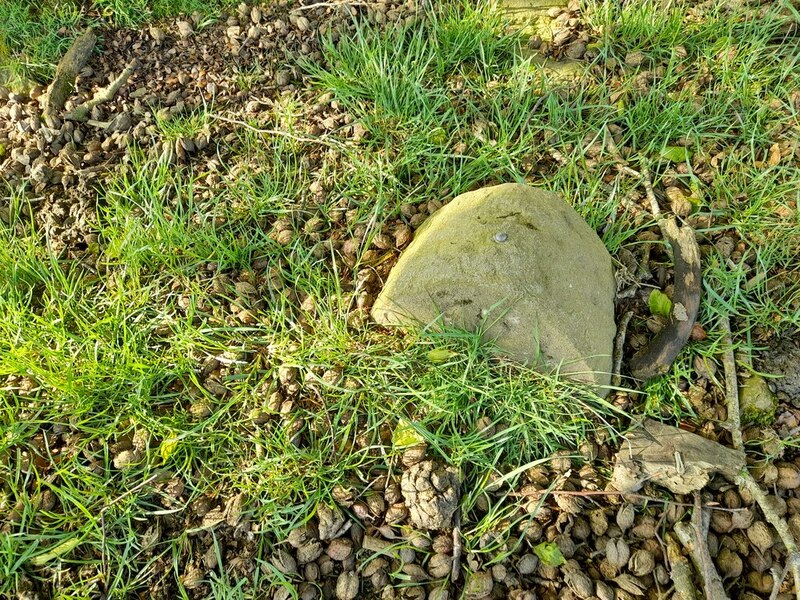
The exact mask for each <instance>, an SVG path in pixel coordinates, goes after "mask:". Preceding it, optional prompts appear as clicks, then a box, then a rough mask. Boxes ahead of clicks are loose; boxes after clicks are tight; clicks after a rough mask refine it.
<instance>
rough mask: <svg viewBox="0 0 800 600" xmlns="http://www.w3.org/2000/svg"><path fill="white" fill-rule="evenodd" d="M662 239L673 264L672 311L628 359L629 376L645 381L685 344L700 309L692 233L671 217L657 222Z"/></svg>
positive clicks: (697, 259) (696, 250) (662, 369)
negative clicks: (664, 321) (654, 334)
mask: <svg viewBox="0 0 800 600" xmlns="http://www.w3.org/2000/svg"><path fill="white" fill-rule="evenodd" d="M659 226H660V228H661V232H662V234H663V235H664V238H665V239H666V240H667V241H668V242H669V243H670V246H671V247H672V255H673V260H674V262H675V293H674V294H673V310H672V315H670V319H669V323H668V324H667V326H666V327H665V328H664V329H663V330H662V331H661V332H660V333H659V334H658V335H656V337H655V338H653V340H652V341H651V342H650V344H648V346H647V347H646V348H645V349H644V350H642V351H641V352H639V353H638V354H637V355H636V356H634V357H633V358H632V359H631V362H630V368H631V374H632V375H633V376H634V377H635V378H636V379H642V380H645V381H646V380H648V379H652V378H653V377H658V376H659V375H663V374H664V373H666V372H667V371H668V370H669V367H670V366H671V365H672V361H673V360H675V357H676V356H677V355H678V353H679V352H680V351H681V349H682V348H683V347H684V346H685V345H686V342H687V341H688V339H689V335H690V334H691V333H692V327H693V326H694V323H695V321H696V320H697V313H698V311H699V309H700V290H701V282H702V273H701V271H700V247H699V246H698V245H697V240H696V239H695V237H694V230H693V229H692V228H691V227H689V226H688V225H684V226H683V227H678V223H677V221H676V220H675V218H674V217H670V218H668V219H661V220H660V222H659Z"/></svg>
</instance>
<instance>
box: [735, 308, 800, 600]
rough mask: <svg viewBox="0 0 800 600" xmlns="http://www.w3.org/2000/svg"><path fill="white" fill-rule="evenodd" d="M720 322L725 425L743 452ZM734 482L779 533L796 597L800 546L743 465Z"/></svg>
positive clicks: (799, 580) (799, 593)
mask: <svg viewBox="0 0 800 600" xmlns="http://www.w3.org/2000/svg"><path fill="white" fill-rule="evenodd" d="M720 324H721V326H722V329H723V331H722V333H723V336H724V339H725V340H726V349H725V350H726V352H725V356H724V360H723V367H724V369H725V398H726V400H727V407H728V418H727V425H728V429H729V430H730V431H731V435H732V437H733V444H734V447H735V448H736V449H737V450H739V451H740V452H742V453H744V444H743V440H742V432H741V425H740V423H741V413H740V410H739V385H738V382H737V378H736V362H735V359H734V357H733V343H732V335H731V326H730V321H729V319H728V317H727V315H724V316H723V317H722V319H720ZM734 428H735V429H736V431H738V435H737V434H734ZM734 483H736V485H738V486H739V487H741V488H743V489H745V490H747V492H749V493H750V495H751V496H752V497H753V499H754V500H755V501H756V504H758V506H759V507H760V508H761V512H762V513H764V518H765V519H766V520H767V521H768V522H769V524H770V525H772V526H773V527H774V528H775V531H777V532H778V536H779V537H780V539H781V542H783V546H784V547H785V548H786V552H787V557H786V570H785V571H784V576H785V575H786V574H787V573H788V571H791V572H792V577H793V578H794V593H795V597H796V598H797V599H798V600H800V550H798V547H797V542H796V541H795V539H794V536H793V535H792V532H791V531H790V529H789V525H788V524H787V523H786V520H784V519H783V518H781V516H780V515H778V513H777V511H776V510H775V508H774V505H773V504H772V503H771V502H770V501H769V498H768V497H767V495H766V494H765V493H764V491H763V490H762V489H761V487H760V486H759V485H758V483H756V480H755V479H753V476H752V475H751V474H750V471H748V470H747V469H743V470H742V471H741V472H740V473H739V475H738V476H737V477H736V480H735V482H734ZM782 583H783V581H782V580H781V582H778V583H777V587H778V589H780V586H781V584H782ZM773 592H774V589H773Z"/></svg>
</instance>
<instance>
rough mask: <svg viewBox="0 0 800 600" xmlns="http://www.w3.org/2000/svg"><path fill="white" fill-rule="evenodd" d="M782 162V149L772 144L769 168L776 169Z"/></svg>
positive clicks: (768, 160)
mask: <svg viewBox="0 0 800 600" xmlns="http://www.w3.org/2000/svg"><path fill="white" fill-rule="evenodd" d="M780 162H781V148H780V146H779V145H778V144H772V146H770V148H769V158H768V159H767V166H769V167H775V166H777V165H778V164H779V163H780Z"/></svg>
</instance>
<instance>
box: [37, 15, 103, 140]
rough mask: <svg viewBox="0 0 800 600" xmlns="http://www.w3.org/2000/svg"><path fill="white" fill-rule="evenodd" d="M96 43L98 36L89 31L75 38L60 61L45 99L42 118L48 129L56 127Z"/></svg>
mask: <svg viewBox="0 0 800 600" xmlns="http://www.w3.org/2000/svg"><path fill="white" fill-rule="evenodd" d="M96 42H97V36H96V35H95V34H94V32H93V31H92V30H91V29H89V30H88V31H86V32H84V33H83V34H81V35H79V36H78V37H77V38H75V41H74V42H72V46H70V47H69V50H67V53H66V54H64V56H63V57H62V58H61V60H60V61H59V63H58V66H57V67H56V74H55V77H53V82H52V83H51V84H50V87H49V88H48V89H47V94H46V96H45V99H44V110H43V111H42V116H43V117H44V119H45V122H46V123H47V126H48V127H52V128H55V127H56V125H57V123H58V112H59V111H61V109H63V108H64V104H65V103H66V101H67V98H68V97H69V95H70V94H71V93H72V90H73V89H74V87H75V78H76V77H77V76H78V73H80V70H81V69H82V68H83V66H84V65H85V64H86V61H88V60H89V56H90V55H91V54H92V50H94V45H95V43H96Z"/></svg>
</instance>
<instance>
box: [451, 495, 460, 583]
mask: <svg viewBox="0 0 800 600" xmlns="http://www.w3.org/2000/svg"><path fill="white" fill-rule="evenodd" d="M461 550H462V547H461V509H458V510H456V513H455V515H453V563H452V565H451V567H450V580H451V581H452V582H453V583H455V582H457V581H458V577H459V575H460V574H461Z"/></svg>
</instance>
